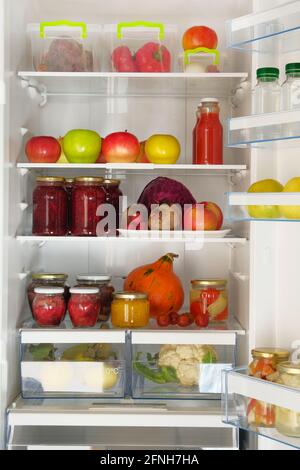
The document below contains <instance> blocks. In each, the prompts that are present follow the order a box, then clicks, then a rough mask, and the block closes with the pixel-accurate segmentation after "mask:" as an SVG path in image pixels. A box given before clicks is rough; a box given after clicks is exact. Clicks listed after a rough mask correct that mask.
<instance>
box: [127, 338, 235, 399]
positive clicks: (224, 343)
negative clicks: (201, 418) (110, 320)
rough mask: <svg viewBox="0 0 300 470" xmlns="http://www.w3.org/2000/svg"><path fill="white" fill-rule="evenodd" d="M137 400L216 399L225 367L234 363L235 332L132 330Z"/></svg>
mask: <svg viewBox="0 0 300 470" xmlns="http://www.w3.org/2000/svg"><path fill="white" fill-rule="evenodd" d="M131 348H132V394H133V398H136V399H139V398H141V399H146V398H149V399H176V400H178V399H199V398H200V399H219V398H220V394H221V388H222V387H221V379H222V371H223V370H224V369H231V368H232V364H234V363H235V352H236V334H235V333H232V334H224V333H222V332H218V331H211V332H209V331H205V332H200V331H199V332H195V331H189V332H180V333H178V332H174V331H165V332H160V331H155V332H150V331H148V332H140V331H137V332H132V333H131Z"/></svg>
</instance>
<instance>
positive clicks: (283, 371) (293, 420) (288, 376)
mask: <svg viewBox="0 0 300 470" xmlns="http://www.w3.org/2000/svg"><path fill="white" fill-rule="evenodd" d="M278 373H279V377H278V380H277V383H279V384H281V385H285V386H286V387H289V388H294V389H296V390H300V363H293V362H283V363H281V364H279V366H278ZM275 425H276V429H277V431H279V432H280V433H281V434H284V435H285V436H289V437H298V438H300V413H299V412H297V411H293V410H289V409H287V408H281V407H279V406H276V412H275Z"/></svg>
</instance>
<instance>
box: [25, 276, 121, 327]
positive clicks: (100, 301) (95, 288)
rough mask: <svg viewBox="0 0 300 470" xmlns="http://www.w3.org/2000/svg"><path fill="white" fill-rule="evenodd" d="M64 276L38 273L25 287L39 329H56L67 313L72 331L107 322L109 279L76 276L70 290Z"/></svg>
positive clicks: (110, 298)
mask: <svg viewBox="0 0 300 470" xmlns="http://www.w3.org/2000/svg"><path fill="white" fill-rule="evenodd" d="M67 279H68V276H67V275H66V274H55V273H38V274H34V275H33V276H32V282H31V284H30V285H29V286H28V289H27V295H28V302H29V305H30V308H31V311H32V315H33V318H34V320H35V321H36V323H37V325H38V326H40V327H54V326H60V325H61V323H62V322H63V321H64V319H65V316H66V313H67V310H68V312H69V316H70V319H71V322H72V324H73V326H74V327H75V328H92V327H94V326H95V325H96V323H97V322H98V321H102V322H104V321H108V320H109V317H110V311H111V304H112V301H113V293H114V288H113V286H112V285H111V278H110V276H104V275H92V276H91V275H80V276H77V285H76V286H75V287H74V288H72V289H70V288H69V286H68V285H67V284H66V281H67Z"/></svg>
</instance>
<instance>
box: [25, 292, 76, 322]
mask: <svg viewBox="0 0 300 470" xmlns="http://www.w3.org/2000/svg"><path fill="white" fill-rule="evenodd" d="M34 294H35V298H34V300H33V304H32V314H33V318H34V320H35V321H36V323H37V324H38V325H39V326H41V327H53V326H60V324H61V323H62V321H63V320H64V318H65V315H66V310H67V304H66V301H65V298H64V289H63V288H62V287H51V288H47V287H36V288H35V289H34Z"/></svg>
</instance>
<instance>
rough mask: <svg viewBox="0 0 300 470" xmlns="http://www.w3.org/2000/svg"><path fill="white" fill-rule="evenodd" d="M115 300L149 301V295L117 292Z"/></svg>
mask: <svg viewBox="0 0 300 470" xmlns="http://www.w3.org/2000/svg"><path fill="white" fill-rule="evenodd" d="M114 299H123V300H148V295H147V294H145V293H143V292H116V293H115V294H114Z"/></svg>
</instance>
